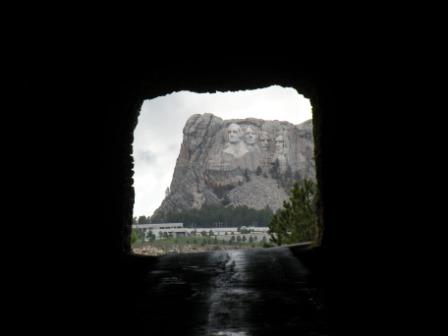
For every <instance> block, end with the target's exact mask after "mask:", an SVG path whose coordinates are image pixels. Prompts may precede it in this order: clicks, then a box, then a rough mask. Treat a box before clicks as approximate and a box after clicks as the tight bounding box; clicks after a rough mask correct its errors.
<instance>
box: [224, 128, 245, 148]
mask: <svg viewBox="0 0 448 336" xmlns="http://www.w3.org/2000/svg"><path fill="white" fill-rule="evenodd" d="M227 132H228V135H229V142H230V143H233V144H236V143H238V142H240V138H241V135H242V133H243V132H242V130H241V127H240V126H239V125H237V124H230V126H229V128H228V129H227Z"/></svg>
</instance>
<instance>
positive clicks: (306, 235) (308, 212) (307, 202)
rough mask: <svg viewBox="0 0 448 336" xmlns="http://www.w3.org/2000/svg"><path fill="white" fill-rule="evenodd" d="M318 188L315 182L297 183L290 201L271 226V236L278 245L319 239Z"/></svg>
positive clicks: (284, 205) (273, 219)
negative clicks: (316, 205)
mask: <svg viewBox="0 0 448 336" xmlns="http://www.w3.org/2000/svg"><path fill="white" fill-rule="evenodd" d="M316 194H317V188H316V185H315V183H314V182H312V181H310V180H303V181H301V183H300V184H299V183H298V182H296V183H295V184H294V187H293V189H292V190H291V196H290V198H289V200H288V201H285V202H283V208H282V209H279V210H278V211H277V212H276V213H275V215H274V216H273V218H272V220H271V223H270V224H269V235H270V236H271V239H272V241H273V242H274V243H276V244H277V245H282V244H292V243H299V242H305V241H315V240H316V239H317V233H318V230H317V216H316V207H315V202H316Z"/></svg>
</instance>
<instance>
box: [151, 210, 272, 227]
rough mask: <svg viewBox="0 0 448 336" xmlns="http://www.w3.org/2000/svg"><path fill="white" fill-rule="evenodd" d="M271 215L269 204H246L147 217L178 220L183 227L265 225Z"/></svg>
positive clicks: (155, 220)
mask: <svg viewBox="0 0 448 336" xmlns="http://www.w3.org/2000/svg"><path fill="white" fill-rule="evenodd" d="M273 215H274V213H273V211H272V210H271V208H269V206H266V207H265V208H264V209H261V210H256V209H252V208H249V207H247V206H237V207H234V206H227V207H226V206H223V205H204V206H202V208H200V209H189V210H183V211H180V212H167V213H164V214H160V215H158V216H153V217H151V218H149V223H175V222H180V223H183V224H184V227H197V228H203V227H241V226H267V225H268V224H269V223H270V222H271V219H272V216H273ZM143 220H144V219H142V221H143ZM146 220H148V218H146ZM142 224H143V223H142Z"/></svg>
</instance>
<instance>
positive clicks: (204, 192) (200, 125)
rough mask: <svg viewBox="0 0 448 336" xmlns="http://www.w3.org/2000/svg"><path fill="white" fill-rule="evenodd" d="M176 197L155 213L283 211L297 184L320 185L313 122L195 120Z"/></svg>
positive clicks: (187, 130) (179, 167)
mask: <svg viewBox="0 0 448 336" xmlns="http://www.w3.org/2000/svg"><path fill="white" fill-rule="evenodd" d="M183 136H184V137H183V142H182V146H181V150H180V154H179V157H178V159H177V163H176V167H175V170H174V176H173V180H172V182H171V186H170V192H169V193H168V194H167V196H166V197H165V199H164V200H163V202H162V205H161V206H160V207H159V208H158V209H157V210H156V212H155V213H154V216H155V217H158V216H162V215H163V213H166V212H173V211H182V210H185V209H191V208H201V207H202V206H203V205H204V204H206V205H213V204H223V205H226V206H227V205H235V206H237V205H246V206H248V207H251V208H255V209H263V208H265V207H266V206H269V207H270V208H271V209H272V210H274V211H275V210H276V209H278V208H279V207H281V205H282V203H283V201H284V200H285V199H287V197H288V195H287V190H285V189H288V187H289V186H290V185H291V183H292V182H293V181H294V180H297V179H302V178H309V179H313V180H315V166H314V158H313V153H314V142H313V133H312V123H311V120H308V121H306V122H304V123H302V124H300V125H293V124H291V123H288V122H285V121H265V120H261V119H253V118H248V119H234V120H222V119H221V118H219V117H216V116H214V115H213V114H209V113H206V114H202V115H200V114H195V115H193V116H191V117H190V118H189V119H188V121H187V123H186V125H185V127H184V130H183Z"/></svg>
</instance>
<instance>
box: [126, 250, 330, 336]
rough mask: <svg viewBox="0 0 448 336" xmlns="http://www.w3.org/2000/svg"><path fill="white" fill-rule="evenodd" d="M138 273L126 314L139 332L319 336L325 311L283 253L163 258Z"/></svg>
mask: <svg viewBox="0 0 448 336" xmlns="http://www.w3.org/2000/svg"><path fill="white" fill-rule="evenodd" d="M143 274H144V276H143V279H144V280H143V282H142V283H139V284H135V286H132V288H130V291H131V293H130V294H131V295H132V297H133V303H132V305H131V307H129V311H128V312H129V314H131V316H132V317H133V320H134V321H135V323H134V324H133V326H132V327H134V328H136V329H138V330H139V331H142V332H144V333H145V334H150V335H248V336H249V335H299V334H300V335H326V326H325V323H324V317H323V311H324V309H323V307H321V306H320V305H319V303H318V302H317V300H316V297H315V296H316V295H315V293H313V291H312V290H311V289H310V288H309V287H308V285H307V281H306V275H307V271H306V270H305V268H304V267H303V266H302V264H301V263H300V261H299V260H298V259H297V258H295V257H294V256H293V255H292V254H291V252H290V250H289V249H288V248H271V249H249V250H234V251H216V252H209V253H192V254H178V255H166V256H163V257H160V258H158V259H157V262H156V264H155V265H154V264H151V265H148V266H147V267H146V269H145V267H144V273H143ZM131 329H133V328H131Z"/></svg>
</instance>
